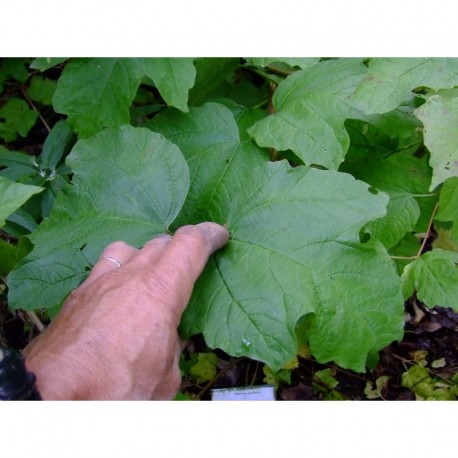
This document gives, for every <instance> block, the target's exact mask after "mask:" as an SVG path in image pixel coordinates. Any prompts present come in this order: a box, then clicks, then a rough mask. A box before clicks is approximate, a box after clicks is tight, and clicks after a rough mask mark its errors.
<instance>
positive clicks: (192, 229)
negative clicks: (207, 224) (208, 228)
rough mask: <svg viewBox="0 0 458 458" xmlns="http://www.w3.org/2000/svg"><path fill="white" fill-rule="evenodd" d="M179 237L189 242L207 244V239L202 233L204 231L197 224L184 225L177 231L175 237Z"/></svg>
mask: <svg viewBox="0 0 458 458" xmlns="http://www.w3.org/2000/svg"><path fill="white" fill-rule="evenodd" d="M177 236H178V237H179V238H180V239H183V241H186V242H187V243H193V244H196V243H197V244H199V245H202V246H203V245H205V244H206V240H205V237H204V236H203V234H202V231H201V230H200V229H199V228H198V227H196V226H182V227H180V228H179V229H178V230H177V231H176V232H175V235H174V237H177Z"/></svg>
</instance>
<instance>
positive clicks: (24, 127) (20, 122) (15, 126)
mask: <svg viewBox="0 0 458 458" xmlns="http://www.w3.org/2000/svg"><path fill="white" fill-rule="evenodd" d="M0 118H3V119H4V122H0V137H2V138H3V139H4V140H5V141H6V142H10V141H14V140H16V138H17V135H18V134H19V135H20V136H21V137H26V136H27V134H28V133H29V131H30V129H31V128H32V127H33V126H34V124H35V121H36V120H37V118H38V113H37V112H36V111H34V110H32V109H31V108H29V106H28V105H27V102H25V101H24V100H21V99H18V98H11V99H9V100H8V102H6V103H5V105H3V107H2V108H1V109H0Z"/></svg>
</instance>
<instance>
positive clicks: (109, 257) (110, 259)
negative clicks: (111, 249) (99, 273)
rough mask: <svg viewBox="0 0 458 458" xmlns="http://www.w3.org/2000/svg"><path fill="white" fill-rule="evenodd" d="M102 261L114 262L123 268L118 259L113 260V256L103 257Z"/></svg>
mask: <svg viewBox="0 0 458 458" xmlns="http://www.w3.org/2000/svg"><path fill="white" fill-rule="evenodd" d="M102 259H106V260H107V261H111V262H114V263H115V264H116V265H117V266H118V267H121V265H122V264H121V263H120V262H119V261H118V260H117V259H115V258H112V257H111V256H102V257H101V258H100V261H101V260H102Z"/></svg>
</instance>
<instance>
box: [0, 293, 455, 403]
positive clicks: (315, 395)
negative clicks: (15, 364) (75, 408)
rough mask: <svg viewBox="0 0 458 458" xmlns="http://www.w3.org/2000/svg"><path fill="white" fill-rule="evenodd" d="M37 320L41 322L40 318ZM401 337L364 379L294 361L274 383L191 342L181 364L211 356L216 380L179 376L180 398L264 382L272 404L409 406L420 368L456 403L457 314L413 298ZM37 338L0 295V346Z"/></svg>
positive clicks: (244, 362)
mask: <svg viewBox="0 0 458 458" xmlns="http://www.w3.org/2000/svg"><path fill="white" fill-rule="evenodd" d="M39 318H42V320H43V317H39ZM44 321H45V324H46V320H44ZM404 331H405V332H404V338H403V340H402V341H400V342H393V343H392V344H391V345H389V346H388V347H387V348H385V349H384V350H383V351H381V352H380V353H379V361H378V364H377V365H376V366H375V367H374V368H373V369H372V370H371V371H367V372H366V373H356V372H353V371H350V370H346V369H342V368H341V367H339V366H337V365H335V364H332V363H328V364H321V363H318V362H317V361H316V360H315V359H314V358H312V357H301V356H299V357H298V365H297V367H295V368H294V369H291V370H288V371H282V373H280V374H279V376H277V378H276V379H275V378H274V379H272V378H270V379H266V374H265V373H264V370H263V366H264V365H263V364H262V363H259V362H257V361H253V360H250V359H248V358H245V357H242V358H233V357H230V356H229V355H227V354H226V353H224V352H222V351H221V350H218V349H217V350H210V349H209V348H208V347H207V346H206V344H205V342H204V340H203V338H202V336H195V337H193V338H192V339H191V340H190V341H189V342H188V344H187V347H186V348H185V350H184V352H183V360H184V361H186V360H188V361H189V360H190V359H191V358H192V355H193V354H194V355H195V354H196V353H197V354H198V353H206V352H210V351H213V353H214V354H215V355H216V357H217V362H216V374H215V375H214V376H212V377H211V379H210V380H208V381H205V382H200V383H197V382H196V379H195V377H193V376H191V375H189V373H188V374H186V373H185V374H184V376H183V383H182V388H181V393H182V394H184V396H185V397H186V398H189V399H196V400H197V399H199V400H209V399H211V390H212V389H215V388H230V387H242V386H255V385H265V384H266V382H268V383H274V384H276V385H277V386H276V399H277V400H285V401H293V400H294V401H298V400H326V399H333V400H335V399H345V400H368V399H374V400H415V399H423V398H424V395H423V396H422V393H420V394H419V393H418V391H417V390H416V389H415V386H413V387H411V388H410V389H409V388H407V387H406V386H404V385H405V384H403V374H405V373H406V372H407V371H408V370H409V368H411V367H413V366H422V367H426V368H427V370H428V373H427V375H428V374H429V377H432V378H433V379H434V381H435V383H436V385H437V386H439V387H442V390H443V389H444V387H445V388H446V389H448V391H447V393H448V397H447V398H446V399H456V397H457V396H456V395H457V393H458V313H456V312H454V311H453V310H452V309H450V308H442V307H435V308H434V309H429V308H427V307H425V306H424V305H423V304H421V303H420V302H419V301H418V300H416V299H415V297H413V298H411V299H410V300H409V301H408V302H407V303H406V307H405V329H404ZM38 333H39V331H38V329H37V327H36V325H35V324H34V323H33V321H32V320H31V317H30V316H29V315H28V314H27V313H25V312H22V311H14V312H11V311H9V310H8V309H7V300H6V291H4V292H3V293H2V292H1V291H0V340H2V341H4V342H5V343H6V344H7V345H9V346H11V347H13V348H16V349H17V350H21V349H23V348H24V347H25V346H26V345H27V343H28V342H30V341H31V340H32V339H33V338H34V337H35V336H36V335H37V334H38ZM326 369H328V371H327V372H328V375H329V376H331V377H332V378H331V379H327V378H324V377H320V374H321V372H320V371H323V370H326ZM329 380H330V381H331V382H332V383H331V384H330V382H329ZM428 380H430V379H429V378H428ZM377 382H378V389H377ZM420 382H421V380H420ZM439 391H440V390H439ZM433 399H435V398H434V397H433Z"/></svg>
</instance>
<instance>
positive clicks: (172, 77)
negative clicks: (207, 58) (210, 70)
mask: <svg viewBox="0 0 458 458" xmlns="http://www.w3.org/2000/svg"><path fill="white" fill-rule="evenodd" d="M144 63H145V75H146V76H149V77H150V78H151V79H152V80H153V81H154V85H155V86H156V87H157V89H158V91H159V93H160V94H161V96H162V98H163V99H164V100H165V102H166V103H167V105H171V106H173V107H176V108H178V109H179V110H181V111H188V92H189V89H191V88H192V87H193V86H194V81H195V79H196V69H195V67H194V64H193V59H184V58H170V59H169V58H160V59H144Z"/></svg>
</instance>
